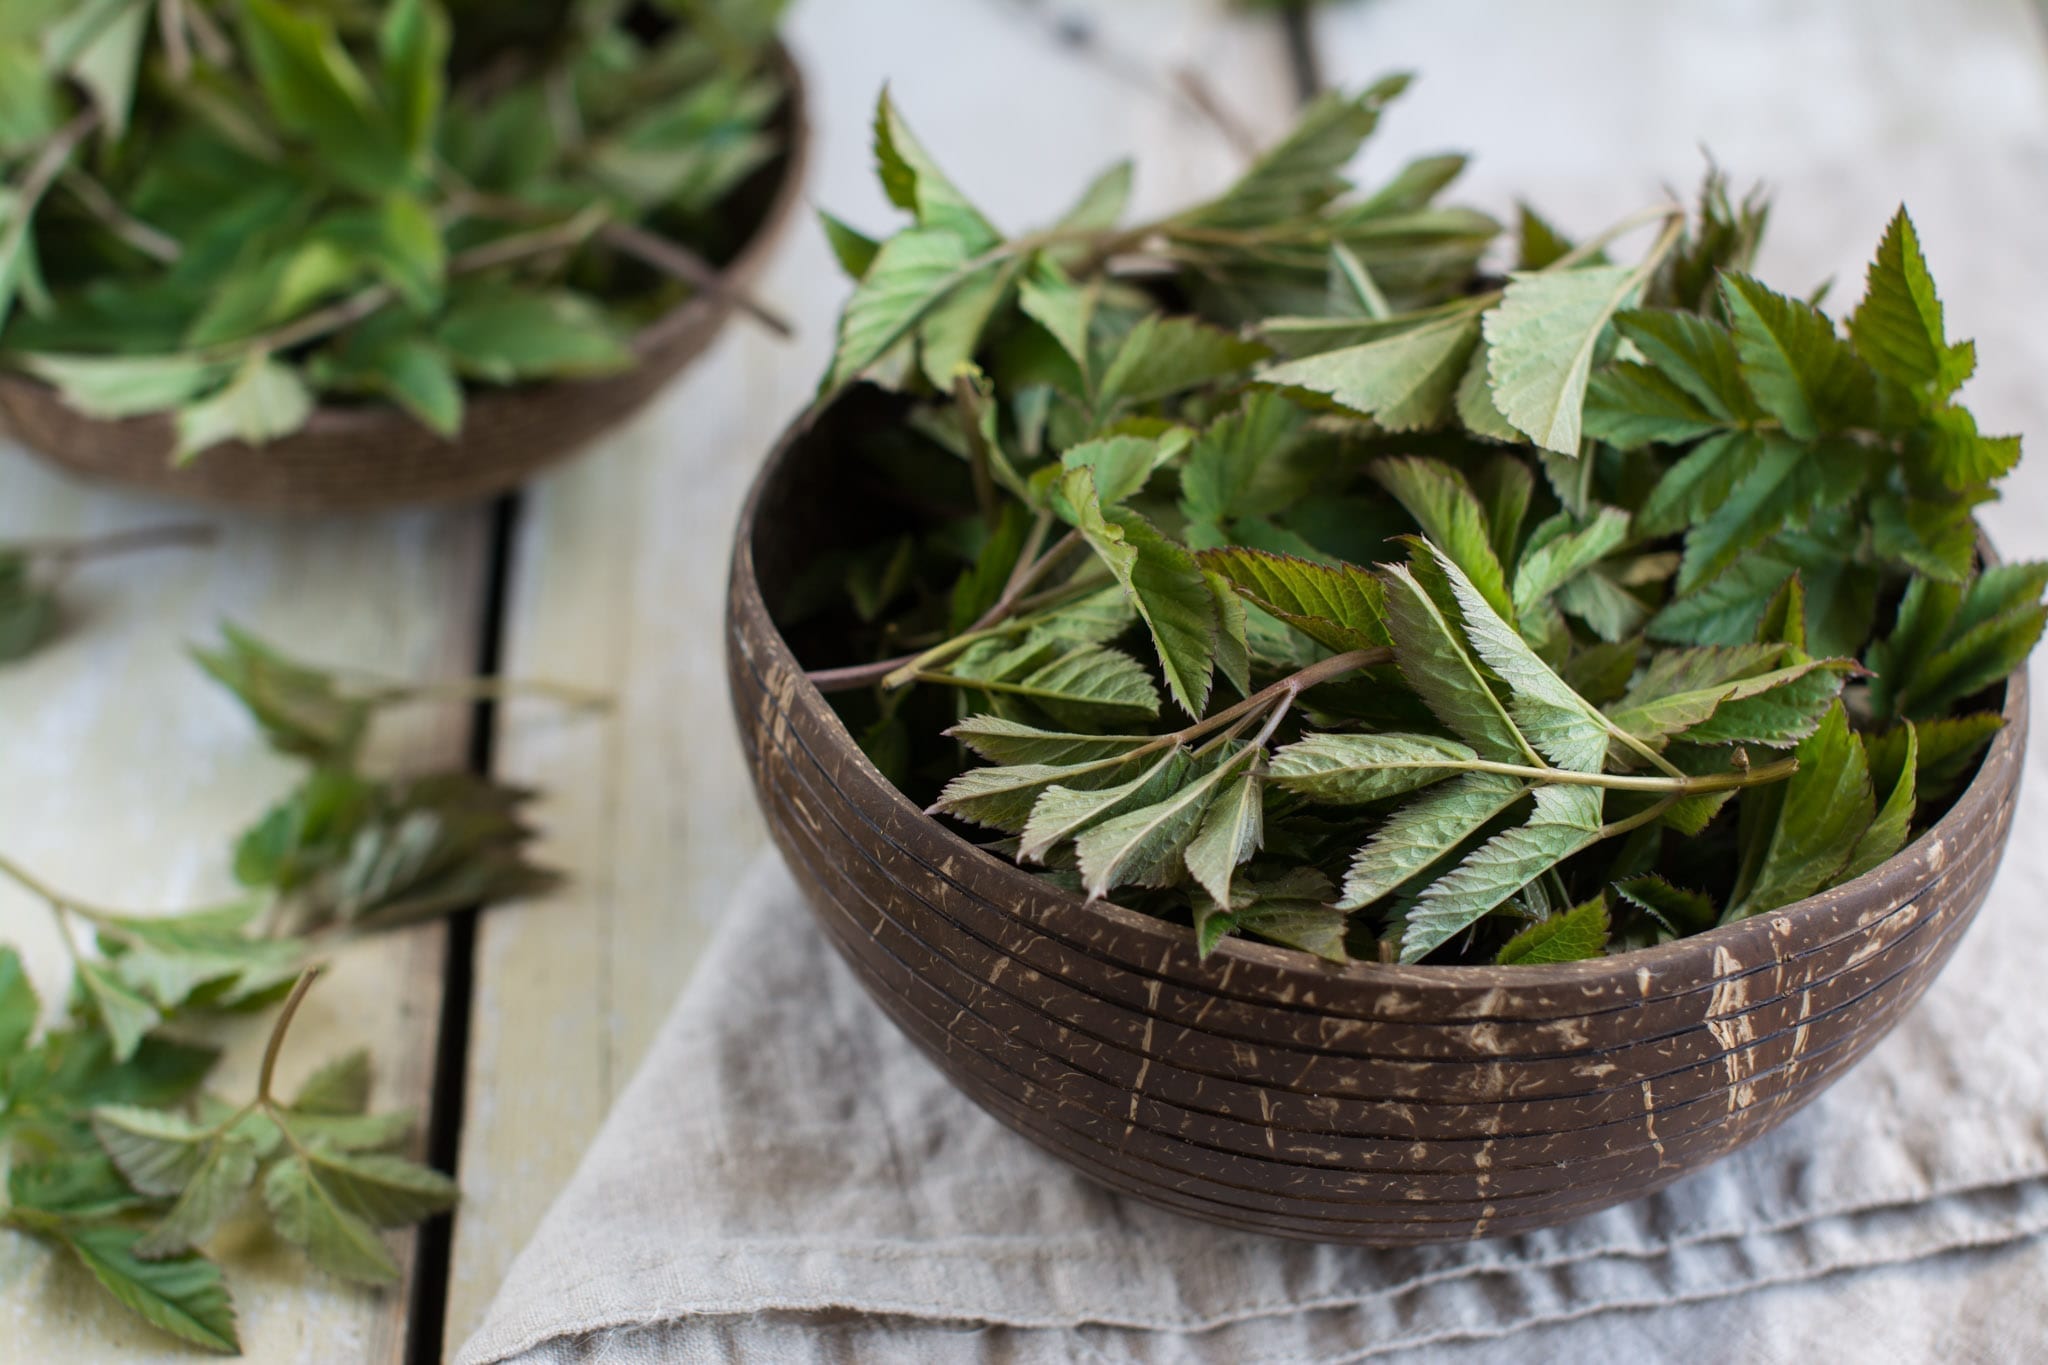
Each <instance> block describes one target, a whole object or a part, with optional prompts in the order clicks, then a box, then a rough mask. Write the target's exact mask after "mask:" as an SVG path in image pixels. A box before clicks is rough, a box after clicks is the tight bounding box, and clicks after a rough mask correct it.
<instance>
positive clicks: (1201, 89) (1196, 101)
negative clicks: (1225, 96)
mask: <svg viewBox="0 0 2048 1365" xmlns="http://www.w3.org/2000/svg"><path fill="white" fill-rule="evenodd" d="M1173 83H1174V85H1175V86H1177V87H1178V88H1179V90H1180V93H1181V94H1182V95H1183V96H1184V97H1185V98H1186V99H1187V102H1188V103H1189V104H1192V105H1194V106H1195V108H1197V109H1199V110H1200V111H1201V113H1202V117H1204V118H1206V119H1208V120H1209V122H1210V123H1212V124H1214V125H1215V126H1216V131H1217V132H1219V133H1221V134H1222V135H1223V140H1224V141H1225V142H1228V143H1229V144H1230V146H1231V149H1232V150H1233V151H1235V152H1236V153H1237V154H1238V155H1239V156H1241V157H1243V158H1244V159H1245V160H1247V161H1251V160H1254V159H1256V158H1257V156H1258V154H1259V140H1258V139H1257V138H1255V137H1253V136H1252V134H1251V130H1250V129H1248V128H1246V127H1245V126H1244V124H1243V123H1242V122H1240V121H1239V120H1238V118H1237V116H1236V115H1234V114H1232V113H1231V112H1230V111H1229V110H1228V109H1226V108H1224V106H1223V101H1222V100H1220V99H1218V98H1217V97H1216V91H1215V89H1214V88H1213V87H1212V86H1211V85H1210V84H1209V80H1208V78H1207V77H1206V76H1204V75H1203V74H1202V73H1201V72H1200V71H1199V70H1197V69H1196V68H1194V67H1192V66H1179V67H1175V68H1174V71H1173Z"/></svg>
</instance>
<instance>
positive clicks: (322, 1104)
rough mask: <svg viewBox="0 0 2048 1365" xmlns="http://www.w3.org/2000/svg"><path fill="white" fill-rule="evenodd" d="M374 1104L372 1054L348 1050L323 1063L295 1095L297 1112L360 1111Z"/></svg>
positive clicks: (329, 1112) (294, 1107)
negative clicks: (371, 1087)
mask: <svg viewBox="0 0 2048 1365" xmlns="http://www.w3.org/2000/svg"><path fill="white" fill-rule="evenodd" d="M369 1104H370V1054H369V1053H368V1052H367V1051H365V1050H364V1049H362V1048H357V1049H356V1050H355V1051H354V1052H345V1053H343V1054H342V1055H341V1056H339V1057H336V1058H335V1059H334V1060H333V1061H331V1062H329V1063H327V1064H326V1065H325V1066H323V1067H321V1068H320V1069H319V1070H318V1071H316V1072H314V1073H313V1074H312V1075H311V1076H309V1077H307V1079H306V1083H305V1084H304V1085H302V1086H300V1087H299V1093H298V1094H297V1095H295V1096H293V1098H292V1103H291V1108H292V1112H293V1113H295V1114H360V1113H362V1112H363V1111H364V1110H365V1109H367V1108H368V1107H369Z"/></svg>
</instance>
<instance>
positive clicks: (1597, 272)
mask: <svg viewBox="0 0 2048 1365" xmlns="http://www.w3.org/2000/svg"><path fill="white" fill-rule="evenodd" d="M1641 285H1642V279H1641V275H1640V272H1639V271H1638V270H1637V269H1636V268H1635V267H1632V266H1619V265H1601V266H1583V267H1581V268H1579V269H1577V270H1549V271H1528V272H1522V273H1518V274H1515V275H1513V276H1511V277H1509V281H1508V286H1507V289H1506V291H1505V292H1504V293H1503V294H1502V296H1501V301H1500V303H1499V305H1498V306H1496V307H1494V308H1492V309H1489V310H1488V311H1487V313H1486V321H1485V330H1486V367H1487V373H1488V375H1489V376H1490V377H1491V379H1492V381H1493V401H1494V404H1495V406H1497V407H1498V408H1499V409H1500V412H1501V415H1502V416H1504V417H1506V418H1507V420H1508V421H1509V422H1510V423H1511V424H1513V426H1514V427H1515V429H1516V430H1518V431H1520V432H1522V433H1524V434H1525V435H1527V436H1528V437H1529V439H1530V440H1532V441H1534V442H1535V443H1536V444H1537V445H1538V446H1541V447H1542V448H1543V449H1545V450H1553V451H1556V452H1557V453H1558V454H1560V455H1577V454H1578V453H1579V440H1580V433H1581V427H1582V416H1583V413H1584V410H1585V402H1586V385H1587V382H1588V381H1589V380H1590V379H1591V377H1592V373H1593V358H1594V355H1595V354H1596V352H1597V350H1598V347H1599V342H1600V338H1601V336H1602V335H1603V334H1604V333H1605V332H1606V331H1607V325H1608V322H1609V321H1610V320H1611V319H1612V318H1613V316H1614V314H1615V312H1616V311H1617V310H1619V309H1620V308H1622V307H1624V306H1625V305H1626V304H1627V303H1628V301H1629V300H1630V299H1631V298H1633V297H1634V296H1635V294H1636V292H1637V290H1638V289H1639V288H1640V287H1641Z"/></svg>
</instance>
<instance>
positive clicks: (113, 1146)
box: [92, 1104, 210, 1199]
mask: <svg viewBox="0 0 2048 1365" xmlns="http://www.w3.org/2000/svg"><path fill="white" fill-rule="evenodd" d="M92 1130H93V1135H94V1136H95V1137H97V1138H98V1139H99V1144H100V1147H101V1149H102V1150H104V1151H105V1152H106V1154H107V1156H108V1158H109V1159H110V1160H111V1161H112V1162H113V1163H114V1165H115V1166H116V1167H117V1168H119V1170H120V1172H121V1175H122V1176H123V1178H125V1179H126V1180H127V1181H128V1183H129V1184H130V1185H132V1186H134V1187H135V1188H136V1189H137V1190H139V1191H141V1192H142V1193H143V1194H147V1195H153V1196H155V1197H157V1198H159V1199H168V1198H171V1197H173V1196H175V1195H177V1194H179V1193H181V1192H182V1191H183V1190H184V1189H185V1187H186V1186H187V1185H189V1184H190V1183H191V1182H192V1177H193V1175H194V1173H195V1172H197V1171H198V1169H199V1167H200V1165H201V1164H202V1163H203V1162H204V1160H205V1157H206V1149H207V1140H208V1138H209V1136H210V1135H209V1133H208V1132H207V1130H206V1129H205V1128H203V1127H200V1126H199V1125H198V1124H195V1123H193V1122H192V1121H191V1120H190V1119H186V1118H183V1117H181V1116H179V1115H177V1114H174V1113H170V1112H168V1111H166V1110H161V1109H143V1108H139V1107H137V1106H135V1105H125V1104H108V1105H102V1106H100V1107H99V1108H98V1109H95V1110H94V1111H93V1114H92Z"/></svg>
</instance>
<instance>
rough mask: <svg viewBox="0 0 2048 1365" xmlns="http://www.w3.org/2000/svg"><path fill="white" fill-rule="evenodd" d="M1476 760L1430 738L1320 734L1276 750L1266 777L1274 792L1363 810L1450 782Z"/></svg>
mask: <svg viewBox="0 0 2048 1365" xmlns="http://www.w3.org/2000/svg"><path fill="white" fill-rule="evenodd" d="M1477 757H1478V755H1477V754H1475V753H1473V751H1472V750H1471V749H1470V748H1468V747H1467V746H1465V745H1463V744H1460V743H1458V742H1457V741H1456V740H1451V739H1439V738H1437V737H1436V736H1434V735H1379V734H1374V735H1368V734H1344V733H1339V732H1324V733H1321V734H1313V735H1308V736H1306V737H1304V738H1302V739H1300V740H1297V741H1296V742H1295V743H1293V744H1289V745H1287V746H1286V747H1284V748H1282V749H1279V750H1277V751H1276V752H1275V753H1274V754H1273V760H1272V763H1271V765H1270V767H1269V772H1270V774H1271V777H1272V780H1273V784H1274V785H1275V786H1278V787H1282V788H1285V789H1286V790H1288V791H1291V792H1298V793H1300V794H1301V795H1303V796H1306V797H1308V798H1309V799H1310V800H1312V801H1319V802H1323V803H1325V804H1332V805H1346V806H1350V805H1364V804H1366V803H1368V802H1372V801H1379V800H1383V799H1385V798H1387V797H1390V796H1400V795H1403V794H1405V793H1407V792H1411V791H1415V790H1416V789H1418V788H1421V787H1427V786H1430V785H1431V784H1433V783H1437V782H1441V781H1443V780H1444V779H1446V778H1449V777H1454V776H1456V775H1457V774H1458V772H1459V771H1460V769H1459V766H1458V765H1460V764H1465V763H1470V762H1471V761H1472V760H1474V759H1475V758H1477Z"/></svg>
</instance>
